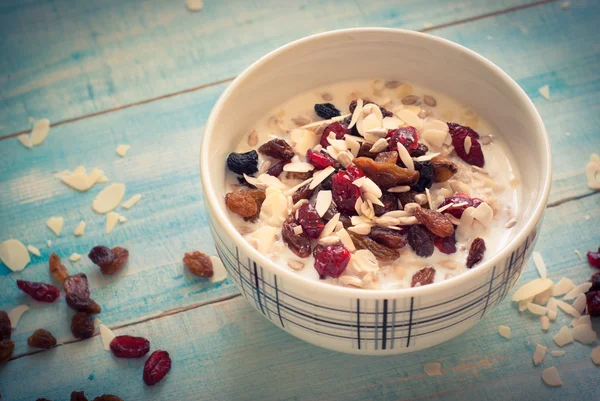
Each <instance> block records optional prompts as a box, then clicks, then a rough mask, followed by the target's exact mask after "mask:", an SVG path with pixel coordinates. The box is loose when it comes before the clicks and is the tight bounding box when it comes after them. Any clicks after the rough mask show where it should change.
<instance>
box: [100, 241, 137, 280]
mask: <svg viewBox="0 0 600 401" xmlns="http://www.w3.org/2000/svg"><path fill="white" fill-rule="evenodd" d="M112 252H113V254H114V255H115V257H114V259H113V261H112V262H110V263H108V264H105V265H98V266H99V267H100V270H101V271H102V274H115V273H116V272H118V271H119V270H121V269H122V268H123V266H125V265H126V264H127V262H128V261H129V251H128V250H127V249H125V248H122V247H120V246H115V247H114V248H113V249H112Z"/></svg>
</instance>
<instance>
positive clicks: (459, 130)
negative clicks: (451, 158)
mask: <svg viewBox="0 0 600 401" xmlns="http://www.w3.org/2000/svg"><path fill="white" fill-rule="evenodd" d="M448 128H449V130H450V136H451V137H452V146H454V151H455V152H456V154H457V155H458V156H459V157H460V158H461V159H463V160H464V161H466V162H467V163H469V164H472V165H474V166H477V167H483V165H484V164H485V159H484V157H483V151H482V150H481V144H480V143H479V134H478V133H477V132H475V131H474V130H472V129H471V128H469V127H463V126H462V125H459V124H456V123H450V122H449V123H448ZM467 136H468V137H470V138H471V148H470V149H469V153H467V151H466V150H465V138H466V137H467Z"/></svg>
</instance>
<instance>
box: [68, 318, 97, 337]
mask: <svg viewBox="0 0 600 401" xmlns="http://www.w3.org/2000/svg"><path fill="white" fill-rule="evenodd" d="M71 333H73V335H74V336H75V338H80V339H82V340H85V339H86V338H90V337H91V336H93V335H94V321H93V320H92V318H91V317H90V315H88V314H87V313H85V312H77V313H76V314H75V315H73V319H71Z"/></svg>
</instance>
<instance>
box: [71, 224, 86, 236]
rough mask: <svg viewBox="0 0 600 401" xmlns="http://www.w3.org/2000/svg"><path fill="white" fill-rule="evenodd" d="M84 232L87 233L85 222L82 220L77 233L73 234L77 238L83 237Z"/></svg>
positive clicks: (76, 229) (76, 230)
mask: <svg viewBox="0 0 600 401" xmlns="http://www.w3.org/2000/svg"><path fill="white" fill-rule="evenodd" d="M84 232H85V221H83V220H81V221H80V222H79V224H77V227H76V228H75V231H73V234H74V235H75V236H76V237H81V236H82V235H83V233H84Z"/></svg>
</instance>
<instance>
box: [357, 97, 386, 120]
mask: <svg viewBox="0 0 600 401" xmlns="http://www.w3.org/2000/svg"><path fill="white" fill-rule="evenodd" d="M365 104H374V105H376V106H377V107H379V110H381V114H383V116H384V117H392V116H393V115H394V113H392V112H391V111H389V110H387V109H385V108H383V107H381V106H379V105H378V104H377V103H375V102H372V101H370V100H367V99H363V105H365ZM348 109H349V110H350V113H354V109H356V100H353V101H351V102H350V105H349V106H348Z"/></svg>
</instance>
